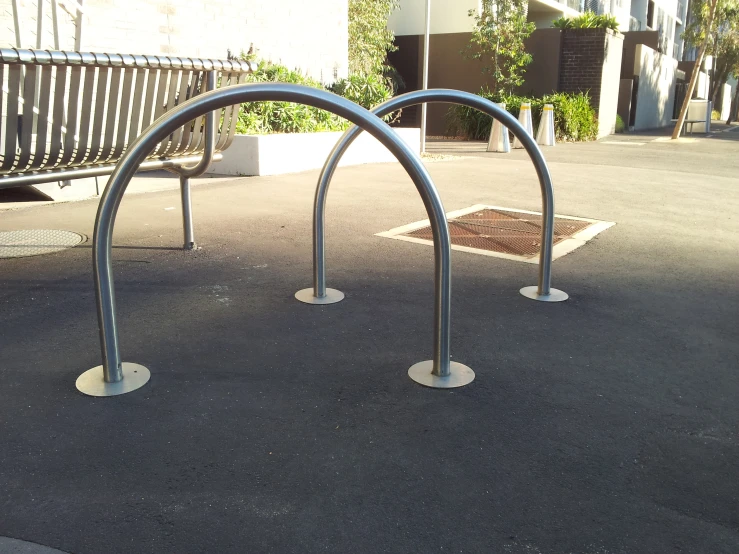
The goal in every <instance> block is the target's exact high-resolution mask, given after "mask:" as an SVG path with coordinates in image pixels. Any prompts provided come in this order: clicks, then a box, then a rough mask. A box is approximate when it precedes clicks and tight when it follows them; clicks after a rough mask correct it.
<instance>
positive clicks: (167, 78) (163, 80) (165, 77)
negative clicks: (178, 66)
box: [144, 71, 181, 156]
mask: <svg viewBox="0 0 739 554" xmlns="http://www.w3.org/2000/svg"><path fill="white" fill-rule="evenodd" d="M180 73H181V72H179V71H160V72H159V82H158V84H157V100H156V104H154V119H153V120H152V121H150V122H148V123H146V125H145V126H144V127H145V128H146V127H148V126H149V125H151V123H152V122H153V121H156V120H157V119H159V118H160V117H161V115H162V114H163V113H164V110H166V109H167V106H170V105H172V104H174V97H175V94H176V92H175V91H176V88H177V83H178V82H179V76H180ZM172 83H174V87H173V86H172ZM169 89H173V90H172V95H171V96H172V99H171V100H169V96H168V95H167V92H168V91H169ZM169 102H171V104H170V103H169ZM165 144H166V141H164V142H162V143H161V144H159V145H158V146H157V148H156V149H155V150H154V151H153V152H152V155H153V156H161V150H162V147H163V145H165Z"/></svg>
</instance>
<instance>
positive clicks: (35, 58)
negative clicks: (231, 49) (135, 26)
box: [0, 48, 254, 73]
mask: <svg viewBox="0 0 739 554" xmlns="http://www.w3.org/2000/svg"><path fill="white" fill-rule="evenodd" d="M0 63H6V64H23V65H83V66H97V67H144V68H149V69H192V70H195V71H211V70H214V69H215V70H218V71H226V72H243V73H247V72H250V71H252V70H253V69H254V67H253V64H251V63H250V62H246V61H242V60H213V59H209V58H179V57H176V56H172V57H170V56H146V55H143V56H142V55H131V54H104V53H93V52H69V51H59V50H32V49H24V48H0Z"/></svg>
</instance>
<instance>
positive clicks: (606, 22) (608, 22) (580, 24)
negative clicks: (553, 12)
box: [552, 11, 618, 31]
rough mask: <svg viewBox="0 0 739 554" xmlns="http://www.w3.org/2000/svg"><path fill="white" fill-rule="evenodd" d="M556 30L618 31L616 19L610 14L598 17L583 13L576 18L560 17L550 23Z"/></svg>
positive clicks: (590, 13) (594, 14)
mask: <svg viewBox="0 0 739 554" xmlns="http://www.w3.org/2000/svg"><path fill="white" fill-rule="evenodd" d="M552 27H555V28H557V29H611V30H612V31H618V19H616V16H614V15H610V14H604V15H598V14H596V13H595V12H590V11H588V12H583V13H581V14H580V15H578V16H577V17H560V18H558V19H555V20H554V21H552Z"/></svg>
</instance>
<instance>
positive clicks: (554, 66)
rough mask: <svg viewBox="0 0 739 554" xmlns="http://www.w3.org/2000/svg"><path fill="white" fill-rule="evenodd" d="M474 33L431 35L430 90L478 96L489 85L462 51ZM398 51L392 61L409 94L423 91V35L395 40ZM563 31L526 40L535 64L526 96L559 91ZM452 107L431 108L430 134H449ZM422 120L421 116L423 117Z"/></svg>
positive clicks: (524, 89) (540, 32) (549, 31)
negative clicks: (443, 90)
mask: <svg viewBox="0 0 739 554" xmlns="http://www.w3.org/2000/svg"><path fill="white" fill-rule="evenodd" d="M470 36H471V34H470V33H448V34H436V35H431V37H430V45H429V52H430V57H429V87H430V88H455V89H458V90H464V91H467V92H474V93H477V92H479V91H480V88H481V87H483V86H484V85H486V84H487V83H488V76H487V74H485V73H483V72H482V68H483V64H482V62H479V61H476V60H469V59H466V58H465V57H464V56H463V55H462V54H461V52H462V50H464V48H465V47H466V46H467V45H468V44H469V41H470ZM395 44H396V46H397V47H398V50H397V51H396V52H391V53H390V55H389V61H390V63H391V64H393V65H394V66H395V68H396V69H397V70H398V71H399V72H400V74H401V75H402V76H403V79H404V80H405V84H406V91H412V90H418V89H420V88H421V78H422V60H421V58H420V55H421V53H422V52H423V37H422V36H419V35H412V36H398V37H395ZM560 45H561V31H560V30H559V29H538V30H536V31H534V32H533V33H532V34H531V36H530V37H529V38H528V39H527V40H526V49H527V50H528V51H529V52H530V53H531V55H532V56H533V62H532V63H531V65H529V67H528V68H527V70H526V76H525V79H526V81H525V83H524V85H523V86H522V87H521V88H520V90H519V92H520V93H522V94H534V95H537V96H541V95H543V94H548V93H551V92H554V91H556V90H557V83H558V81H559V55H560ZM448 109H449V106H447V105H444V104H431V105H430V106H429V111H428V120H427V125H428V134H429V135H430V136H441V135H443V134H444V132H445V131H446V113H447V111H448ZM419 117H420V116H419ZM419 123H420V120H419V119H418V117H416V118H414V119H413V120H404V124H408V125H412V126H417V125H418V124H419Z"/></svg>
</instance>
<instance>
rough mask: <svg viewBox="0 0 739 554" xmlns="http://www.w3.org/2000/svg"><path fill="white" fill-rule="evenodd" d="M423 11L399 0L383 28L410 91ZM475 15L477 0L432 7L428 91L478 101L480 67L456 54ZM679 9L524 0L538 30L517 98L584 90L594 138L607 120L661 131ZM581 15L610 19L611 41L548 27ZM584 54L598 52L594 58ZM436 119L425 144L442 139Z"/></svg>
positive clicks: (616, 1)
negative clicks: (595, 127) (464, 94)
mask: <svg viewBox="0 0 739 554" xmlns="http://www.w3.org/2000/svg"><path fill="white" fill-rule="evenodd" d="M425 6H426V0H401V5H400V9H399V10H397V11H396V12H394V13H393V14H392V16H391V18H390V20H389V22H388V26H389V27H390V29H391V30H393V31H394V32H395V34H396V44H397V46H398V48H399V50H398V52H395V53H393V54H391V58H390V59H391V63H393V64H394V65H395V66H396V67H397V68H398V70H399V71H400V72H401V75H403V77H404V78H405V81H406V84H407V88H408V89H409V90H413V89H415V88H420V83H421V81H420V76H421V71H422V56H423V33H424V24H425ZM481 8H482V2H481V0H432V8H431V37H430V48H429V52H430V56H429V86H430V87H451V88H459V89H462V90H467V91H469V92H478V91H479V90H480V88H481V87H482V86H484V85H485V84H486V78H485V75H484V74H483V73H482V64H481V63H479V62H476V61H474V60H470V59H467V58H465V56H464V55H463V54H462V53H461V52H462V50H463V49H464V48H465V47H466V46H467V45H468V44H469V40H470V37H471V33H472V30H473V25H474V20H473V18H472V17H470V16H469V15H468V12H470V10H472V11H476V12H477V13H479V12H480V10H481ZM687 9H688V7H687V0H564V1H562V2H557V1H555V0H529V3H528V10H527V18H528V20H529V21H531V22H534V23H535V24H536V28H537V30H536V31H534V33H533V34H532V35H531V36H530V37H529V39H527V41H526V49H527V51H528V52H529V53H531V55H532V57H533V62H532V63H531V65H529V66H528V68H527V71H526V75H525V79H526V82H525V83H524V85H523V86H522V87H520V88H519V90H518V92H519V93H521V94H532V95H537V96H538V95H543V94H548V93H551V92H554V91H567V92H575V91H578V90H582V91H588V92H589V93H590V95H591V98H592V99H593V106H594V108H595V109H596V111H597V113H598V116H599V122H600V127H601V129H600V135H601V136H603V135H606V134H609V133H611V132H613V131H614V128H615V121H616V113H618V114H619V115H621V118H622V119H623V121H624V123H625V124H626V125H630V126H631V127H632V128H634V129H646V128H653V127H660V126H666V125H669V124H670V123H671V120H672V117H673V112H674V105H675V101H676V90H678V89H679V86H680V84H681V83H682V82H684V79H685V75H684V71H681V70H680V69H678V59H680V58H681V56H682V53H683V50H684V48H683V41H682V38H681V35H682V33H683V30H684V28H685V22H686V17H687ZM588 10H589V11H594V12H596V13H599V14H612V15H614V16H615V17H616V19H617V21H618V23H619V31H620V32H619V33H601V36H598V37H595V36H592V35H593V33H584V32H580V33H571V32H564V33H563V32H562V31H560V30H558V29H554V28H552V21H553V20H554V19H557V18H558V17H561V16H567V17H574V16H577V15H578V14H579V13H582V12H584V11H588ZM594 41H595V42H594ZM593 48H596V49H601V50H602V51H599V52H598V53H596V54H593V53H592V52H591V50H592V49H593ZM593 63H595V64H596V65H597V67H595V66H593V65H592V64H593ZM594 79H595V80H596V81H594ZM596 82H597V84H596ZM445 114H446V108H444V107H440V106H431V107H430V108H429V121H428V128H429V134H430V135H432V136H433V135H441V134H444V132H445V130H446V127H447V125H446V121H445ZM411 123H415V122H411Z"/></svg>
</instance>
